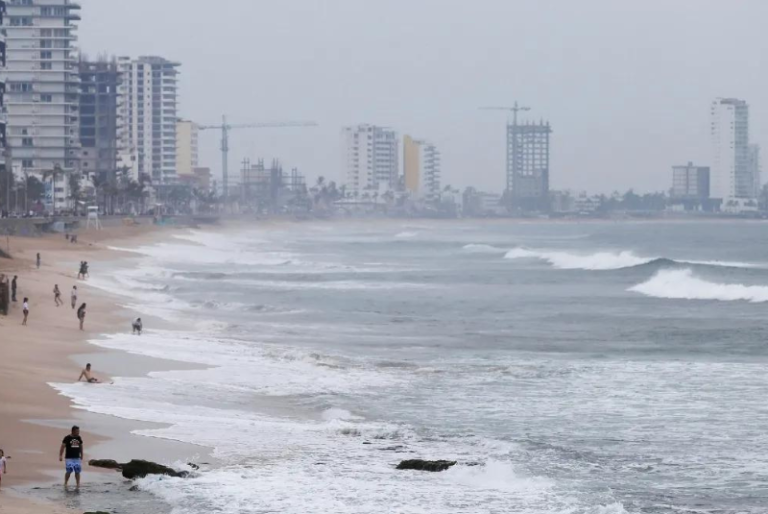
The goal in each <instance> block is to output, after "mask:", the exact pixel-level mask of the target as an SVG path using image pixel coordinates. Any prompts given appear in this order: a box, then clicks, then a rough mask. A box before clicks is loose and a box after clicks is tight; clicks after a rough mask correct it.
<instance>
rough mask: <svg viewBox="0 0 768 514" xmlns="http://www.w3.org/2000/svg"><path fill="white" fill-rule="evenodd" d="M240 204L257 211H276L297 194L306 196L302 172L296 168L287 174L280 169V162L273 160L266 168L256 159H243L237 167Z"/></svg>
mask: <svg viewBox="0 0 768 514" xmlns="http://www.w3.org/2000/svg"><path fill="white" fill-rule="evenodd" d="M239 189H240V191H239V193H240V204H241V206H242V207H253V208H254V209H256V210H258V211H263V212H268V213H279V212H282V211H283V210H284V208H285V207H286V206H288V205H289V204H291V203H292V200H295V199H296V198H297V197H299V196H302V195H304V196H306V192H307V186H306V180H305V178H304V175H302V174H301V173H299V172H298V170H296V169H295V168H294V169H293V170H291V172H290V174H285V173H284V172H283V167H282V165H281V164H280V162H279V161H277V160H274V161H272V166H271V167H270V168H268V169H267V168H266V167H265V166H264V161H263V160H262V159H259V160H258V161H257V162H256V163H255V164H253V163H251V161H250V160H249V159H245V160H244V161H243V165H242V168H241V169H240V186H239Z"/></svg>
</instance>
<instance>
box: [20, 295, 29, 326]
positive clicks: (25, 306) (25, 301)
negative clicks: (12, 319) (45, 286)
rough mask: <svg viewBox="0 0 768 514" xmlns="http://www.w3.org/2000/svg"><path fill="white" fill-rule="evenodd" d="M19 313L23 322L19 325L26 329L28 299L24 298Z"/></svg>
mask: <svg viewBox="0 0 768 514" xmlns="http://www.w3.org/2000/svg"><path fill="white" fill-rule="evenodd" d="M21 312H22V313H24V321H22V322H21V324H22V325H23V326H25V327H26V326H27V318H28V317H29V298H24V303H22V304H21Z"/></svg>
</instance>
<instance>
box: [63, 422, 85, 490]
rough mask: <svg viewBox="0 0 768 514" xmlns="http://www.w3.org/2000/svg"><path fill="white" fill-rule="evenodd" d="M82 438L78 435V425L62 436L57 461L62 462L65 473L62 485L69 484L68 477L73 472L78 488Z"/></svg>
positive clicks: (81, 469) (81, 464)
mask: <svg viewBox="0 0 768 514" xmlns="http://www.w3.org/2000/svg"><path fill="white" fill-rule="evenodd" d="M83 454H84V452H83V438H82V437H80V427H78V426H74V427H72V432H71V433H70V434H69V435H68V436H67V437H65V438H64V440H63V441H62V442H61V447H60V448H59V462H62V461H63V462H64V468H65V471H66V474H65V475H64V487H67V485H68V484H69V477H70V476H72V473H74V474H75V483H76V484H77V488H78V489H80V473H82V472H83Z"/></svg>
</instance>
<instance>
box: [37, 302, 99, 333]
mask: <svg viewBox="0 0 768 514" xmlns="http://www.w3.org/2000/svg"><path fill="white" fill-rule="evenodd" d="M25 319H26V318H25ZM77 319H79V320H80V330H83V324H84V323H85V304H82V305H81V306H80V308H79V309H77Z"/></svg>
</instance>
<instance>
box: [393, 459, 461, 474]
mask: <svg viewBox="0 0 768 514" xmlns="http://www.w3.org/2000/svg"><path fill="white" fill-rule="evenodd" d="M455 465H456V461H455V460H422V459H411V460H404V461H402V462H401V463H400V464H399V465H398V466H397V469H414V470H416V471H432V472H435V473H436V472H438V471H445V470H446V469H448V468H450V467H451V466H455Z"/></svg>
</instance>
